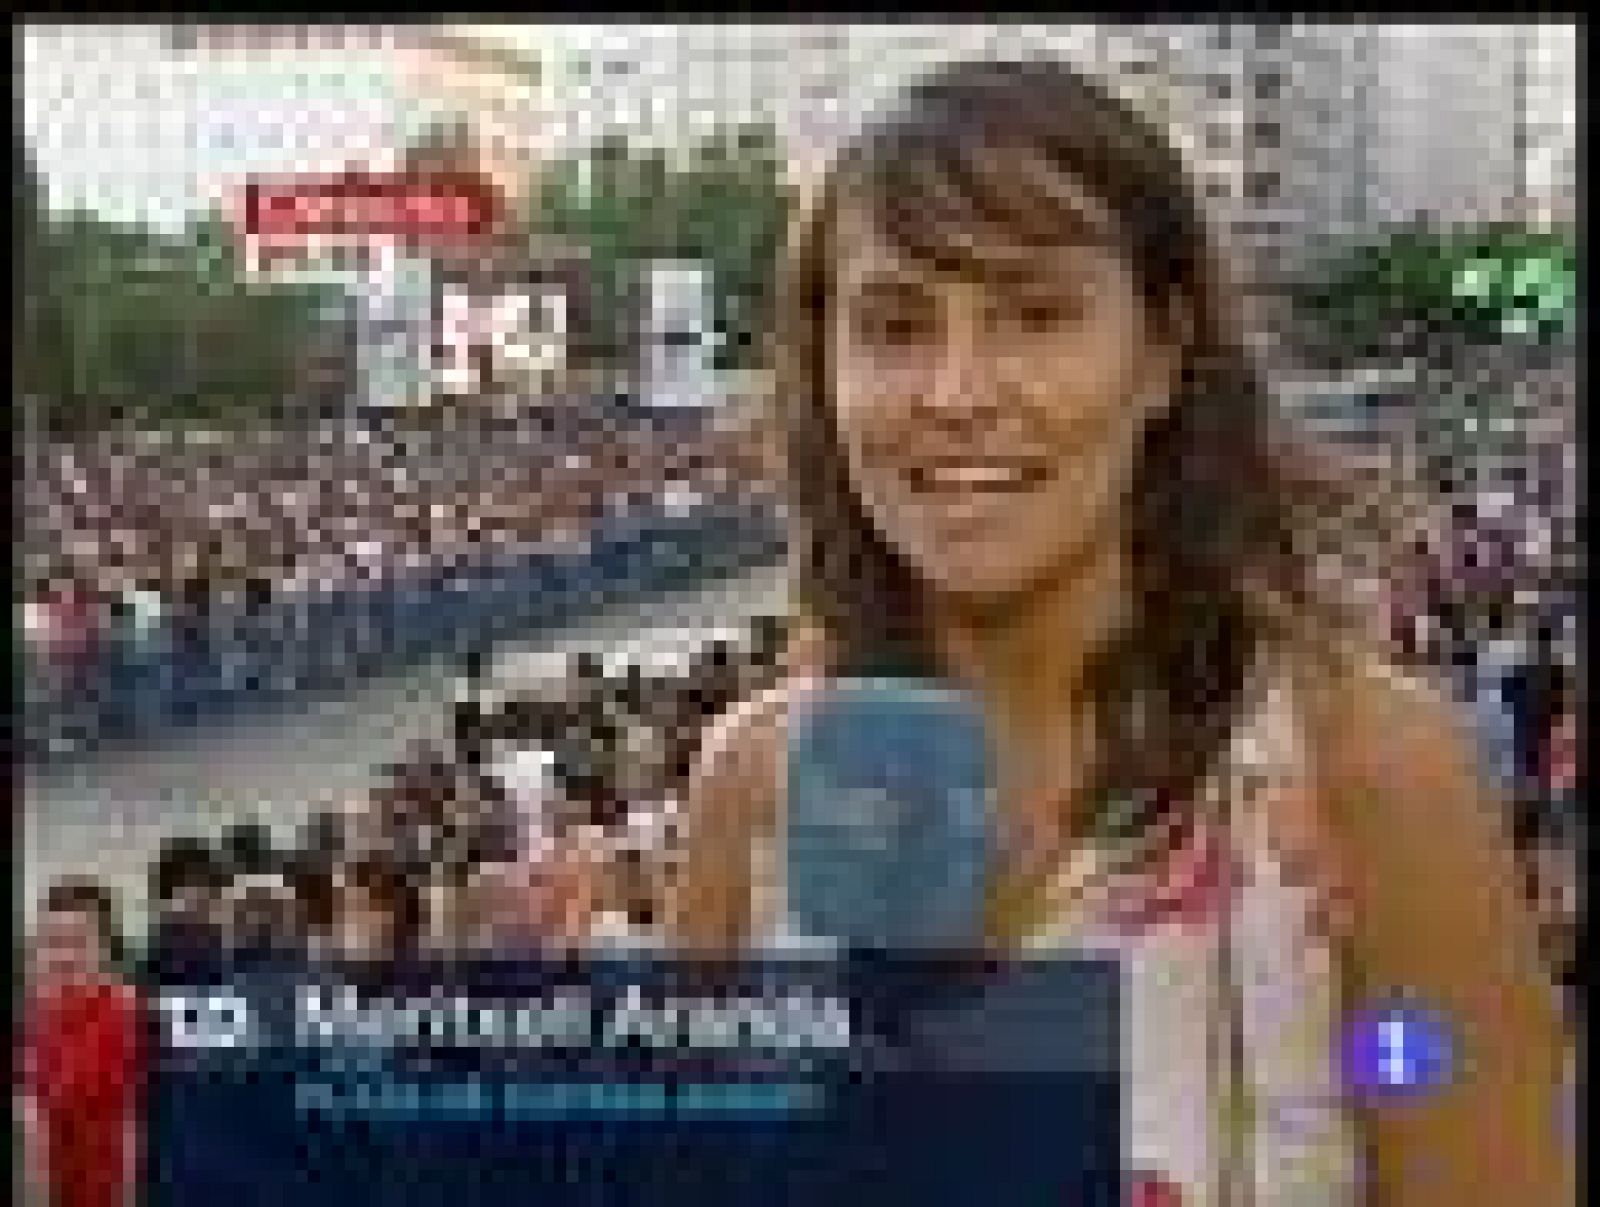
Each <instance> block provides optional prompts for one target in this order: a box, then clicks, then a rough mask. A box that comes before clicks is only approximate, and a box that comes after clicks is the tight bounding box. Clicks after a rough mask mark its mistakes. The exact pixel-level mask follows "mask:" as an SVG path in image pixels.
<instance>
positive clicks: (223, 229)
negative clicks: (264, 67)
mask: <svg viewBox="0 0 1600 1207" xmlns="http://www.w3.org/2000/svg"><path fill="white" fill-rule="evenodd" d="M19 192H20V193H22V194H23V198H22V200H23V204H22V205H21V206H20V207H19V209H20V214H19V218H20V221H21V223H22V224H23V227H22V230H21V232H20V236H21V239H20V242H21V247H20V248H19V252H21V253H22V254H21V255H20V256H19V260H20V261H21V263H20V264H19V268H20V271H19V273H18V274H17V277H16V281H17V288H18V291H19V293H20V295H21V296H20V297H19V298H18V301H19V303H20V304H19V305H18V306H17V308H16V310H15V314H16V323H17V328H16V331H17V335H18V337H19V338H18V341H17V342H18V356H17V361H16V367H15V378H14V383H15V386H16V389H17V391H18V393H19V394H20V395H21V396H22V397H24V398H26V399H27V400H29V402H30V404H31V408H30V409H31V411H32V415H31V418H32V420H33V421H34V422H36V423H38V424H40V425H41V426H43V427H45V428H47V429H51V430H57V431H63V432H71V431H87V430H99V429H104V428H108V427H115V426H121V425H123V424H140V425H155V426H183V425H186V424H194V423H204V424H207V425H224V426H234V425H238V424H241V423H243V424H249V423H252V422H256V421H259V420H263V419H268V418H271V417H274V416H277V415H279V414H281V413H282V411H283V409H284V407H285V406H286V405H290V404H291V400H292V399H293V396H294V394H295V391H296V387H297V384H298V381H299V378H298V374H299V373H300V361H301V359H302V354H303V352H304V350H305V348H306V347H307V339H308V337H309V336H310V334H311V332H312V330H313V324H314V323H315V320H316V315H317V313H318V310H319V308H320V307H321V305H322V304H323V303H324V302H325V301H326V295H325V293H324V292H323V291H321V290H318V289H312V288H307V287H304V286H286V285H266V284H257V283H253V282H250V281H249V280H247V279H246V277H245V275H244V273H243V269H242V265H241V263H240V257H239V252H238V246H237V242H236V238H235V235H234V233H233V231H232V230H231V229H230V228H229V226H228V224H227V223H226V222H225V221H224V220H223V219H222V218H221V217H220V216H219V215H216V214H207V215H204V216H202V217H201V218H199V219H198V220H197V221H195V222H193V223H192V224H191V226H190V227H189V229H188V230H187V231H185V232H184V233H183V234H182V235H179V236H170V235H166V234H164V233H162V232H159V231H156V230H153V229H151V228H148V227H145V226H141V225H133V224H127V223H119V222H113V221H109V220H107V219H105V218H103V217H100V216H98V215H95V214H92V213H88V212H83V211H79V212H75V213H69V214H52V213H51V212H50V211H49V209H48V207H47V206H46V205H45V204H44V199H43V194H42V189H41V187H40V184H39V181H38V178H37V175H36V173H35V172H34V170H33V168H32V165H31V164H29V165H27V168H26V170H25V171H24V173H23V180H22V181H21V183H20V184H19Z"/></svg>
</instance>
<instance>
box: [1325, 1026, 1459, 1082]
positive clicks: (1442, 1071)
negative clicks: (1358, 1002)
mask: <svg viewBox="0 0 1600 1207" xmlns="http://www.w3.org/2000/svg"><path fill="white" fill-rule="evenodd" d="M1341 1055H1342V1064H1343V1072H1344V1082H1345V1088H1346V1089H1347V1090H1349V1091H1350V1092H1351V1093H1353V1094H1356V1095H1359V1096H1361V1097H1366V1098H1414V1097H1418V1096H1421V1095H1423V1094H1428V1093H1432V1092H1434V1091H1436V1090H1442V1089H1445V1088H1447V1087H1448V1086H1449V1085H1450V1083H1451V1081H1452V1079H1453V1078H1454V1076H1455V1043H1454V1040H1453V1037H1452V1034H1451V1028H1450V1026H1449V1024H1448V1021H1447V1020H1446V1019H1445V1017H1444V1016H1443V1015H1442V1014H1440V1013H1439V1012H1438V1011H1434V1010H1428V1009H1426V1008H1423V1007H1420V1006H1414V1005H1392V1006H1383V1007H1378V1008H1376V1009H1371V1010H1365V1011H1361V1012H1360V1013H1358V1014H1356V1015H1355V1016H1353V1017H1352V1018H1351V1019H1350V1022H1349V1024H1348V1026H1347V1027H1346V1028H1345V1032H1344V1044H1343V1052H1342V1054H1341Z"/></svg>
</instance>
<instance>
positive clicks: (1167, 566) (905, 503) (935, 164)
mask: <svg viewBox="0 0 1600 1207" xmlns="http://www.w3.org/2000/svg"><path fill="white" fill-rule="evenodd" d="M785 272H786V275H785V279H784V283H783V289H782V297H781V303H782V306H781V309H782V313H781V315H780V317H779V320H778V321H779V325H778V327H777V331H776V334H777V337H778V340H779V349H778V351H779V358H780V359H779V366H778V367H779V371H780V384H779V389H778V391H777V395H778V397H779V398H780V399H781V400H782V403H783V406H784V408H785V410H784V412H783V435H784V441H785V452H786V460H787V474H788V487H789V497H788V501H789V509H790V516H791V518H792V520H793V522H794V530H793V535H792V540H793V554H794V559H795V568H796V579H797V581H796V588H797V591H798V593H799V603H800V605H801V607H802V609H803V610H804V611H805V612H806V614H807V621H808V623H807V624H806V625H804V626H801V627H800V629H799V631H798V632H797V634H796V636H795V639H794V642H795V650H794V653H793V654H792V655H791V657H790V659H789V660H788V667H789V671H788V674H787V677H786V678H785V680H784V681H783V683H781V684H780V685H779V686H778V687H777V688H774V689H773V690H771V691H768V692H765V693H763V694H761V695H759V696H758V697H756V698H754V699H751V700H749V701H746V702H745V703H744V704H742V705H740V706H738V707H736V708H734V709H733V710H732V711H731V712H729V713H728V714H726V715H725V717H724V718H723V719H722V720H721V721H720V722H719V723H718V724H717V725H716V726H715V727H714V728H713V730H712V731H711V733H710V735H709V737H708V739H707V741H706V742H705V743H704V745H703V747H702V749H701V752H700V758H699V765H698V767H697V769H696V772H695V776H694V782H693V789H692V792H691V799H690V801H689V807H688V811H687V827H688V836H689V840H688V850H687V852H686V858H685V864H684V871H683V874H682V876H681V878H680V880H679V882H678V884H677V886H676V889H675V892H674V900H673V902H672V904H671V909H670V916H671V918H672V921H673V924H674V927H675V930H676V934H677V941H678V943H679V944H680V945H681V946H682V947H683V948H686V949H688V950H691V951H696V952H729V951H737V950H741V949H746V948H748V947H750V946H751V945H752V944H759V943H761V942H762V941H763V939H764V938H765V937H767V936H769V935H771V934H773V933H774V932H775V930H776V929H777V927H778V926H779V924H780V923H779V919H781V916H782V913H783V891H782V885H781V884H777V883H763V881H772V880H776V879H779V878H778V877H775V876H773V875H772V874H771V869H772V868H776V867H781V861H772V862H770V863H764V862H763V859H762V858H761V856H762V855H763V854H764V853H770V852H771V849H772V845H773V842H774V840H775V838H776V836H777V835H778V834H780V833H781V832H782V817H783V808H784V804H783V800H782V795H783V794H782V785H783V784H784V782H785V770H784V745H785V734H786V727H787V724H788V721H789V718H790V717H791V716H792V715H793V713H794V710H795V709H797V708H800V707H803V706H804V704H805V702H806V700H808V699H810V698H813V696H814V693H815V692H816V691H817V690H819V689H820V688H822V687H824V686H825V685H826V683H827V682H828V681H829V680H830V679H834V678H838V677H848V676H852V675H861V674H868V673H882V671H881V668H883V667H884V666H886V665H893V666H895V667H899V668H902V669H909V670H911V671H912V672H913V673H916V674H928V675H936V676H940V677H944V678H948V679H950V680H952V681H954V682H956V683H958V684H960V685H962V686H963V687H965V688H967V689H969V690H971V691H972V692H974V693H975V694H976V696H977V697H978V698H979V699H980V700H981V702H982V704H983V706H984V708H985V711H986V715H987V718H988V723H989V728H990V730H991V733H992V734H993V737H994V742H995V747H996V752H997V755H998V758H997V770H996V776H997V783H996V784H995V785H994V792H995V799H996V802H997V811H998V813H997V817H996V820H995V825H996V827H997V830H998V833H999V837H1000V843H999V846H1000V849H1001V850H1002V851H1003V852H1004V854H1003V856H1002V860H1001V863H1000V866H998V867H997V868H996V869H995V873H994V876H993V877H992V882H993V884H994V891H993V893H992V900H991V903H990V906H991V908H990V910H989V920H990V926H989V938H990V941H991V942H992V943H993V944H994V945H995V947H997V948H998V949H1000V950H1002V951H1020V950H1041V949H1044V950H1048V949H1050V948H1051V947H1061V946H1067V945H1076V944H1078V943H1080V942H1084V943H1090V944H1100V943H1107V944H1110V945H1111V946H1112V948H1113V949H1114V950H1115V951H1117V952H1118V953H1119V954H1120V955H1122V956H1123V958H1124V959H1125V961H1126V963H1127V967H1128V969H1129V974H1130V977H1131V978H1132V990H1131V992H1132V994H1133V995H1134V1001H1135V1004H1134V1005H1133V1006H1132V1007H1131V1014H1130V1016H1129V1017H1130V1028H1131V1030H1130V1033H1129V1035H1128V1037H1127V1041H1126V1042H1127V1063H1128V1076H1129V1082H1128V1094H1129V1101H1128V1108H1127V1109H1128V1116H1127V1137H1128V1139H1127V1143H1128V1147H1129V1152H1128V1154H1127V1161H1128V1164H1129V1166H1130V1168H1131V1169H1132V1170H1133V1171H1134V1172H1135V1176H1136V1181H1137V1182H1138V1184H1139V1185H1141V1186H1142V1187H1143V1188H1144V1189H1143V1193H1145V1194H1146V1195H1147V1196H1151V1195H1155V1196H1159V1195H1160V1194H1162V1193H1171V1192H1173V1191H1176V1192H1177V1193H1178V1194H1180V1195H1181V1196H1182V1200H1181V1201H1183V1202H1185V1203H1191V1204H1192V1203H1204V1204H1225V1205H1227V1207H1232V1205H1234V1204H1238V1203H1241V1202H1255V1203H1258V1204H1271V1203H1288V1202H1305V1201H1315V1202H1319V1203H1324V1202H1331V1203H1346V1204H1349V1203H1356V1202H1371V1203H1377V1204H1381V1205H1385V1207H1387V1205H1390V1204H1405V1205H1406V1207H1424V1205H1428V1204H1435V1203H1437V1204H1449V1205H1450V1207H1462V1205H1470V1204H1477V1203H1484V1204H1488V1203H1504V1202H1528V1203H1534V1202H1538V1203H1558V1202H1562V1201H1567V1200H1565V1199H1564V1198H1563V1194H1564V1193H1566V1194H1570V1178H1571V1173H1570V1165H1569V1162H1568V1160H1567V1159H1566V1154H1565V1153H1564V1152H1563V1151H1562V1148H1561V1141H1560V1140H1559V1135H1560V1132H1559V1129H1558V1122H1557V1115H1556V1112H1557V1100H1558V1082H1559V1080H1560V1077H1561V1068H1562V1056H1563V1046H1564V1037H1563V1034H1562V1029H1561V1024H1560V1020H1559V1016H1558V1014H1557V1011H1556V1004H1555V1001H1554V998H1553V996H1552V994H1551V992H1550V989H1549V986H1548V983H1547V981H1546V979H1545V977H1544V975H1543V970H1542V969H1541V968H1539V966H1538V964H1537V956H1536V950H1537V949H1536V942H1535V933H1534V926H1533V920H1532V918H1531V917H1530V916H1529V913H1528V910H1527V908H1526V907H1525V905H1524V903H1523V902H1522V901H1521V900H1520V899H1519V897H1518V894H1517V889H1516V877H1515V869H1514V865H1513V860H1512V855H1511V849H1510V846H1509V843H1508V841H1507V838H1508V836H1507V835H1506V834H1505V833H1504V832H1503V830H1502V825H1501V823H1502V815H1501V814H1500V813H1498V812H1497V811H1496V810H1495V809H1493V808H1491V807H1490V804H1489V802H1487V801H1486V800H1484V799H1483V794H1482V792H1481V791H1480V785H1479V782H1478V777H1477V775H1476V773H1475V771H1474V770H1473V766H1474V764H1473V760H1472V759H1471V757H1470V756H1469V754H1468V752H1467V750H1466V748H1465V746H1464V745H1463V742H1462V740H1461V739H1460V737H1459V736H1458V734H1457V726H1456V723H1455V718H1454V717H1453V716H1451V715H1450V713H1449V712H1448V711H1447V710H1446V709H1445V708H1444V706H1443V705H1442V704H1441V703H1440V702H1439V700H1438V698H1437V696H1436V694H1435V693H1434V692H1433V691H1432V690H1431V689H1430V688H1428V687H1425V686H1423V685H1419V684H1416V683H1413V682H1410V681H1408V680H1406V679H1405V678H1404V677H1402V676H1401V675H1400V674H1399V673H1398V672H1397V671H1395V669H1394V668H1393V667H1392V666H1391V665H1390V664H1389V663H1388V662H1387V660H1386V659H1384V658H1383V657H1382V656H1380V655H1379V654H1378V653H1377V652H1376V651H1377V650H1378V649H1379V648H1380V646H1379V644H1378V643H1377V642H1376V641H1369V640H1367V638H1366V636H1365V634H1364V633H1363V631H1362V630H1361V628H1360V627H1359V626H1358V625H1357V624H1355V623H1354V622H1353V621H1351V620H1350V619H1348V613H1349V611H1350V609H1347V608H1346V607H1344V606H1342V604H1341V603H1340V602H1339V601H1338V598H1337V596H1338V592H1337V590H1335V589H1334V588H1335V586H1336V584H1334V583H1331V582H1330V573H1329V563H1328V557H1327V555H1328V552H1329V550H1328V548H1327V545H1328V541H1327V538H1329V537H1331V536H1334V535H1337V534H1336V533H1334V532H1333V531H1331V530H1332V529H1334V528H1335V527H1338V526H1350V525H1352V524H1353V522H1354V520H1355V518H1356V516H1357V513H1358V512H1359V510H1360V509H1361V506H1362V500H1361V499H1360V498H1358V497H1355V496H1354V495H1353V494H1352V492H1351V490H1350V489H1349V488H1348V487H1346V486H1343V485H1341V482H1340V480H1339V479H1337V478H1334V477H1330V476H1328V475H1326V474H1323V473H1320V472H1317V471H1314V470H1313V469H1312V468H1311V466H1312V463H1311V462H1310V461H1307V460H1305V459H1302V458H1298V457H1296V456H1295V455H1293V453H1292V451H1291V449H1292V446H1291V445H1289V444H1288V443H1286V442H1283V441H1280V440H1279V439H1278V438H1277V437H1276V435H1275V434H1274V432H1273V429H1272V423H1271V415H1272V408H1271V405H1270V401H1269V394H1268V391H1267V388H1266V386H1265V385H1264V383H1263V382H1262V381H1261V379H1260V377H1259V375H1258V373H1257V370H1256V368H1255V366H1254V365H1253V364H1252V361H1251V358H1250V356H1249V355H1248V353H1247V349H1246V344H1245V341H1244V338H1243V335H1242V334H1241V332H1240V331H1239V330H1238V327H1237V325H1236V322H1235V321H1234V317H1233V311H1232V299H1230V298H1229V296H1228V292H1227V289H1226V286H1225V283H1224V281H1223V279H1222V274H1220V273H1219V272H1218V270H1217V267H1216V261H1215V258H1214V256H1213V254H1212V251H1211V247H1210V244H1209V241H1208V238H1207V234H1206V231H1205V227H1204V222H1203V219H1202V216H1201V213H1200V210H1199V206H1198V203H1197V201H1196V198H1195V192H1194V189H1193V186H1192V184H1191V183H1190V181H1189V180H1188V177H1187V174H1186V172H1185V169H1184V166H1183V164H1182V162H1181V159H1180V158H1179V156H1178V155H1177V153H1176V152H1175V151H1174V150H1173V148H1172V147H1171V146H1170V145H1169V143H1168V142H1167V140H1166V139H1164V138H1163V137H1162V136H1161V135H1160V134H1159V132H1157V131H1156V130H1154V129H1152V128H1151V127H1150V126H1149V125H1148V124H1147V123H1146V122H1145V121H1144V120H1142V119H1141V118H1140V117H1139V116H1138V115H1137V114H1136V113H1135V112H1134V111H1133V110H1132V109H1131V108H1130V107H1128V106H1127V105H1126V104H1124V103H1122V102H1120V101H1118V100H1117V99H1116V98H1114V97H1113V96H1112V95H1110V94H1109V93H1108V92H1106V91H1105V90H1103V89H1102V88H1101V87H1100V86H1098V85H1096V84H1095V83H1093V82H1091V81H1089V80H1086V79H1084V78H1082V77H1081V76H1079V75H1078V74H1076V73H1074V72H1073V71H1072V70H1070V69H1069V68H1067V67H1065V66H1062V65H1059V64H1054V63H1048V62H1027V63H976V64H967V65H961V66H957V67H955V68H953V69H949V70H947V71H946V72H944V73H941V74H939V75H937V76H935V77H933V78H931V79H930V80H928V81H926V82H924V83H923V84H921V85H920V86H918V87H917V88H915V89H914V90H913V91H912V92H911V94H910V95H909V97H908V98H907V100H906V102H905V103H904V104H903V105H902V106H901V107H900V108H899V109H898V110H896V111H894V112H893V113H891V114H889V115H888V116H887V117H885V118H883V119H882V120H880V121H878V122H877V123H876V124H874V125H873V126H872V127H871V128H869V129H868V130H867V131H866V132H865V133H864V134H862V135H861V136H860V137H859V138H858V139H856V140H855V141H854V142H853V143H851V144H850V146H848V147H847V148H846V149H845V151H844V153H843V154H842V156H841V157H840V158H839V160H838V161H837V163H836V164H835V165H834V167H833V168H832V170H831V171H830V172H829V173H828V175H827V176H826V178H825V179H824V180H823V181H822V183H821V186H820V188H819V190H818V192H817V195H816V196H815V198H814V199H813V202H812V204H810V205H809V206H808V207H807V208H806V209H805V211H804V212H803V213H802V214H801V216H800V217H799V219H798V220H797V223H796V226H795V229H794V232H793V239H792V243H791V247H790V256H789V259H788V262H787V264H786V266H785ZM1333 569H1334V574H1333V575H1332V576H1331V577H1336V576H1337V563H1334V564H1333ZM1241 971H1242V973H1243V975H1240V973H1241ZM1396 994H1409V995H1415V996H1416V997H1418V998H1420V999H1421V1000H1423V1001H1424V1002H1426V1003H1427V1004H1428V1005H1430V1006H1432V1007H1434V1008H1436V1009H1438V1010H1441V1011H1443V1012H1445V1013H1447V1014H1448V1015H1449V1017H1450V1018H1451V1019H1452V1020H1453V1021H1454V1022H1455V1024H1456V1025H1457V1026H1458V1027H1459V1029H1460V1032H1461V1035H1462V1037H1463V1045H1464V1048H1465V1058H1466V1060H1468V1061H1469V1062H1470V1066H1471V1074H1470V1076H1468V1077H1464V1078H1462V1079H1461V1080H1460V1082H1459V1083H1458V1084H1456V1085H1455V1086H1453V1087H1452V1088H1450V1089H1448V1090H1446V1091H1442V1092H1440V1093H1438V1094H1437V1095H1435V1096H1434V1097H1431V1098H1429V1099H1427V1100H1425V1101H1419V1102H1416V1103H1412V1104H1409V1105H1408V1107H1407V1108H1406V1109H1404V1110H1387V1109H1384V1110H1378V1109H1375V1110H1371V1111H1368V1112H1366V1113H1364V1114H1363V1113H1361V1112H1359V1111H1358V1110H1357V1108H1356V1105H1355V1104H1353V1103H1349V1102H1347V1101H1346V1100H1345V1099H1344V1098H1343V1097H1342V1095H1341V1094H1340V1093H1339V1087H1338V1084H1337V1081H1336V1075H1335V1071H1334V1070H1333V1068H1332V1067H1331V1066H1332V1064H1333V1062H1332V1060H1331V1058H1330V1054H1331V1053H1332V1052H1333V1051H1334V1048H1335V1039H1334V1034H1333V1033H1334V1031H1335V1030H1336V1028H1337V1024H1338V1019H1339V1017H1340V1014H1341V1011H1342V1010H1343V1009H1346V1008H1350V1007H1355V1006H1359V1005H1361V1004H1363V1003H1370V1002H1376V1001H1381V1000H1385V999H1387V998H1389V997H1391V996H1392V995H1396ZM1218 1052H1226V1053H1227V1055H1226V1057H1225V1058H1220V1059H1213V1058H1212V1054H1214V1053H1218ZM1241 1097H1242V1098H1244V1099H1245V1100H1246V1101H1248V1102H1249V1103H1250V1104H1251V1106H1252V1108H1253V1109H1252V1110H1250V1111H1249V1112H1246V1113H1241V1112H1239V1111H1238V1110H1237V1106H1238V1104H1239V1101H1240V1099H1241ZM1200 1103H1205V1104H1209V1108H1210V1109H1209V1110H1203V1109H1199V1107H1198V1105H1197V1104H1200ZM1308 1104H1309V1105H1308ZM1291 1117H1292V1118H1293V1119H1294V1122H1293V1123H1292V1124H1291V1123H1290V1122H1287V1120H1289V1119H1290V1118H1291ZM1363 1130H1364V1131H1365V1135H1366V1139H1367V1141H1368V1143H1367V1144H1366V1146H1365V1149H1366V1155H1367V1165H1368V1169H1367V1170H1366V1176H1365V1178H1364V1179H1363V1178H1362V1177H1361V1176H1360V1170H1359V1169H1358V1165H1359V1161H1358V1157H1359V1156H1360V1155H1361V1149H1362V1145H1361V1144H1360V1142H1359V1136H1360V1134H1361V1132H1362V1131H1363ZM1364 1192H1370V1195H1369V1197H1367V1198H1363V1197H1362V1195H1363V1193H1364ZM1308 1193H1309V1194H1311V1196H1312V1197H1311V1198H1310V1199H1309V1200H1308V1199H1306V1198H1304V1197H1301V1196H1304V1195H1306V1194H1308ZM1161 1201H1166V1200H1161Z"/></svg>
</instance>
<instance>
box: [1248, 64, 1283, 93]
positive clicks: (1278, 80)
mask: <svg viewBox="0 0 1600 1207" xmlns="http://www.w3.org/2000/svg"><path fill="white" fill-rule="evenodd" d="M1255 83H1256V87H1255V92H1256V99H1257V100H1258V101H1275V100H1278V99H1279V98H1280V97H1282V96H1283V72H1281V71H1278V70H1277V69H1276V68H1274V69H1272V70H1270V71H1263V72H1261V73H1260V74H1259V75H1257V76H1256V81H1255Z"/></svg>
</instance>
